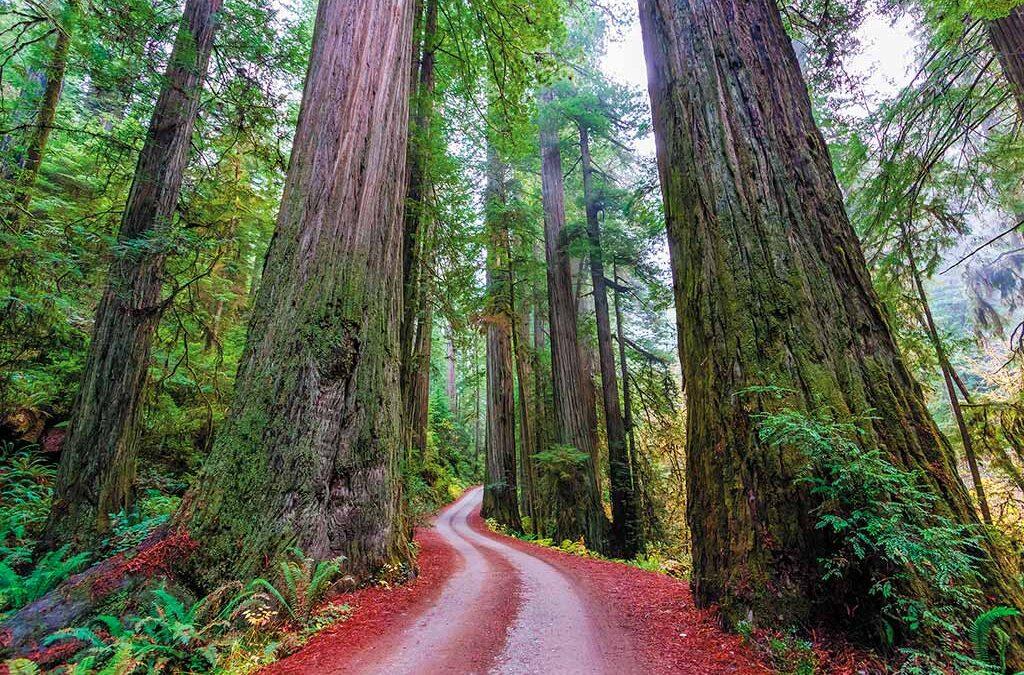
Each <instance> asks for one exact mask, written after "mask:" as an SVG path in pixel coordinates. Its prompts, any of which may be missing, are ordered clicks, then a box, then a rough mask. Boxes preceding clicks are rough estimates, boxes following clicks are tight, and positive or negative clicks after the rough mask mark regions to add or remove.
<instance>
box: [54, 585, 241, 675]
mask: <svg viewBox="0 0 1024 675" xmlns="http://www.w3.org/2000/svg"><path fill="white" fill-rule="evenodd" d="M250 595H251V594H250V593H248V592H246V591H244V590H243V589H242V586H241V584H239V583H233V584H226V585H225V586H222V587H221V588H219V589H217V590H216V591H214V592H213V593H210V594H209V595H207V596H206V597H204V598H202V599H201V600H199V601H197V602H195V603H192V604H190V605H189V604H186V603H184V602H182V601H181V599H180V598H178V597H177V596H176V595H174V594H173V593H171V592H170V591H168V590H167V589H166V588H164V587H160V588H157V589H155V590H154V591H153V599H152V604H151V605H150V611H149V613H148V614H146V615H145V616H142V617H128V618H125V619H121V618H118V617H116V616H110V615H100V616H98V617H96V619H95V620H94V621H93V622H92V623H90V624H89V625H86V626H80V627H77V628H71V629H68V630H63V631H59V632H57V633H54V634H52V635H50V636H49V637H48V638H47V639H46V640H45V644H47V645H50V644H53V643H55V642H59V641H62V640H78V641H79V642H81V643H83V644H84V645H85V646H84V648H83V649H82V650H81V651H80V652H79V653H78V655H77V658H76V665H75V671H74V672H83V673H84V672H96V671H100V672H103V673H107V672H109V673H132V672H136V670H137V669H140V668H142V669H144V670H145V672H156V671H160V670H169V671H172V672H206V671H208V670H210V669H211V668H212V667H213V666H215V665H216V663H217V661H218V659H219V658H220V656H221V655H222V654H224V653H226V652H227V651H229V650H230V649H232V648H233V646H234V643H235V641H234V640H233V639H232V637H231V636H230V634H229V630H230V628H231V625H232V620H233V619H234V618H235V617H236V616H237V615H238V614H239V613H240V609H241V608H242V607H243V606H244V603H245V602H246V601H247V600H248V599H249V597H250Z"/></svg>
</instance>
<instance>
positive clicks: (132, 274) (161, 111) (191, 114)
mask: <svg viewBox="0 0 1024 675" xmlns="http://www.w3.org/2000/svg"><path fill="white" fill-rule="evenodd" d="M220 8H221V0H189V2H188V3H187V4H186V6H185V11H184V14H183V16H182V18H181V24H180V26H179V29H178V35H177V37H176V38H175V42H174V48H173V50H172V52H171V58H170V61H169V64H168V67H167V73H166V75H165V78H166V79H165V84H164V86H163V87H162V89H161V91H160V96H159V98H158V99H157V104H156V108H154V110H153V116H152V118H151V119H150V124H149V131H148V132H147V134H146V142H145V144H144V145H143V148H142V153H141V154H140V156H139V161H138V164H137V165H136V168H135V175H134V177H133V180H132V188H131V192H130V193H129V195H128V203H127V205H126V206H125V211H124V216H123V218H122V221H121V230H120V232H119V234H118V251H117V254H116V257H115V259H114V261H113V263H112V264H111V266H110V271H109V273H108V280H107V287H106V289H105V291H104V293H103V298H102V299H101V300H100V304H99V307H98V309H97V311H96V321H95V324H94V326H93V336H92V342H91V344H90V345H89V355H88V357H87V359H86V364H85V370H84V372H83V376H82V383H81V387H80V389H79V391H78V395H77V397H76V398H75V404H74V406H73V408H72V412H71V421H70V424H69V427H68V434H67V438H66V439H65V441H64V448H63V452H62V453H61V461H60V468H59V471H58V473H57V482H56V486H55V491H54V501H53V508H52V510H51V512H50V519H49V522H48V524H47V527H46V531H45V532H44V535H43V537H42V540H41V543H40V546H41V547H42V548H53V547H55V546H58V545H61V544H63V543H65V542H69V541H70V542H72V543H73V545H74V546H75V547H76V548H87V547H89V546H90V544H92V543H93V542H94V541H95V538H96V537H97V536H98V535H99V534H101V533H103V532H105V531H106V530H107V529H108V527H109V514H112V513H116V512H118V511H120V510H121V509H123V508H125V507H127V506H128V505H129V502H130V500H131V491H132V484H133V483H134V480H135V461H136V456H137V454H138V448H137V445H138V433H139V429H138V426H139V414H140V405H141V401H142V391H143V388H144V386H145V383H146V374H147V371H148V368H149V353H150V347H151V345H152V341H153V334H154V332H156V328H157V326H158V325H159V323H160V317H161V315H162V313H163V309H164V305H165V304H166V301H164V300H162V299H161V292H162V290H163V282H164V265H165V261H166V258H167V255H168V253H169V252H170V248H171V246H172V243H171V242H170V241H169V239H167V238H166V237H167V235H168V233H169V232H170V230H171V226H172V221H173V218H174V211H175V208H176V207H177V204H178V195H179V193H180V191H181V182H182V178H183V176H184V172H185V167H186V165H187V164H188V154H189V146H190V144H191V141H192V130H193V127H194V126H195V120H196V114H197V112H198V109H199V98H200V92H201V91H202V81H203V78H204V77H205V75H206V67H207V63H208V62H209V59H210V52H211V50H212V48H213V35H214V32H215V30H216V26H217V13H218V12H219V11H220Z"/></svg>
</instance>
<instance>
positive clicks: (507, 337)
mask: <svg viewBox="0 0 1024 675" xmlns="http://www.w3.org/2000/svg"><path fill="white" fill-rule="evenodd" d="M507 174H508V166H507V165H506V164H505V163H504V162H503V161H502V160H501V159H500V158H499V157H498V152H497V150H496V149H495V148H493V147H490V148H488V150H487V194H486V196H485V198H484V201H485V216H484V218H485V220H486V227H487V295H488V300H487V302H488V312H487V319H486V322H487V457H486V466H485V478H484V499H483V506H482V508H481V511H480V513H481V514H482V515H483V517H484V518H494V519H495V520H496V521H498V523H500V524H501V525H504V526H505V527H508V528H511V529H513V530H516V531H521V530H522V529H523V526H522V522H521V521H520V519H519V490H518V485H517V476H516V436H515V423H516V419H515V394H514V393H513V386H514V381H513V379H512V320H513V319H512V308H511V306H510V295H509V294H510V293H511V285H512V279H511V278H510V277H509V260H508V225H507V223H506V218H507V216H506V214H505V209H506V208H507V205H508V195H507V180H508V176H507Z"/></svg>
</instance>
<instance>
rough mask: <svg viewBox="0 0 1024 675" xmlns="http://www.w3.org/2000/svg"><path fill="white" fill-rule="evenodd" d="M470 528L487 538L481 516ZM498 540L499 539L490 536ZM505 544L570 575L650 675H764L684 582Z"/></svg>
mask: <svg viewBox="0 0 1024 675" xmlns="http://www.w3.org/2000/svg"><path fill="white" fill-rule="evenodd" d="M470 524H471V525H472V526H473V527H474V528H475V529H477V530H478V531H480V532H485V533H490V530H489V529H488V528H487V525H486V523H484V522H483V520H481V519H480V517H479V515H475V516H473V517H472V518H470ZM491 536H501V535H493V534H492V535H491ZM505 543H507V544H509V545H511V546H514V547H515V548H518V549H520V550H526V551H529V552H530V554H531V555H534V556H536V557H538V558H541V559H543V560H545V561H546V562H548V563H551V564H552V565H555V566H556V567H558V568H559V569H564V570H569V571H570V574H571V576H572V578H573V579H574V580H575V581H577V582H578V583H579V584H580V590H581V591H583V592H585V593H588V594H589V595H590V596H591V597H592V599H593V601H592V602H591V603H589V605H590V606H591V607H592V608H594V609H595V610H597V611H600V610H603V611H605V612H608V613H609V614H611V615H612V617H611V618H614V619H615V620H616V622H617V623H618V625H619V626H620V627H621V628H622V629H624V630H625V631H627V632H628V633H629V634H630V635H631V636H632V637H633V640H634V645H635V646H636V647H637V649H638V651H639V653H640V654H641V655H642V656H643V657H644V658H645V660H646V661H647V662H648V668H649V670H648V671H647V672H650V673H680V674H692V675H698V674H699V675H711V674H713V673H735V674H736V675H762V674H764V673H771V672H772V670H771V669H770V668H768V667H767V666H765V665H763V664H762V663H761V662H760V661H759V660H758V658H757V655H756V654H754V652H753V651H752V650H751V649H749V648H747V647H746V646H744V644H743V641H742V640H741V639H740V637H739V636H737V635H731V634H729V633H725V632H724V631H722V629H721V628H719V627H718V625H717V624H716V622H715V618H714V615H713V614H712V613H711V612H708V611H705V610H700V609H697V607H696V606H694V604H693V598H692V596H691V595H690V589H689V587H688V586H687V584H686V583H684V582H681V581H679V580H677V579H673V578H671V577H668V576H665V575H663V574H654V573H652V572H645V571H643V570H640V569H637V568H635V567H630V566H628V565H623V564H621V563H615V562H610V561H606V560H596V559H593V558H583V557H580V556H573V555H569V554H568V553H565V552H563V551H560V550H558V549H553V548H547V547H544V546H537V545H535V544H530V543H528V542H524V541H521V540H518V539H514V538H511V537H506V538H505Z"/></svg>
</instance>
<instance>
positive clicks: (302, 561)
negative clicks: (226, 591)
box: [247, 548, 345, 626]
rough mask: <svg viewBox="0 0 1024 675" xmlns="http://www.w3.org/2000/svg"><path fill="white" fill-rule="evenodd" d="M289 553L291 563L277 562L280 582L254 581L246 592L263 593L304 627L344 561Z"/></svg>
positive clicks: (299, 552)
mask: <svg viewBox="0 0 1024 675" xmlns="http://www.w3.org/2000/svg"><path fill="white" fill-rule="evenodd" d="M289 554H290V555H291V556H292V558H291V559H290V560H281V561H280V562H279V563H278V571H279V580H278V583H277V584H276V585H275V584H273V583H271V582H270V581H268V580H266V579H263V578H257V579H253V580H252V581H251V582H249V585H248V586H247V589H248V590H249V591H250V592H252V593H255V592H257V591H262V592H264V593H266V595H267V596H268V598H270V599H272V600H273V601H274V602H275V603H276V604H277V605H278V606H279V607H280V608H281V609H282V610H283V611H284V612H285V613H286V614H287V615H288V617H289V618H290V619H291V620H292V621H294V622H295V623H296V624H298V625H299V626H304V625H306V624H307V623H309V621H310V619H311V618H312V617H313V615H314V613H315V612H316V610H317V606H318V605H319V604H320V603H321V601H323V600H324V598H325V597H326V596H327V593H328V591H330V589H331V587H332V585H333V584H334V582H335V581H337V579H338V577H339V576H340V575H341V569H342V564H343V563H344V560H345V559H344V558H343V557H339V558H335V559H334V560H321V561H317V560H314V559H313V558H309V557H306V556H305V555H304V554H303V553H302V551H300V550H299V549H297V548H293V549H291V550H290V551H289Z"/></svg>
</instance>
